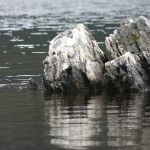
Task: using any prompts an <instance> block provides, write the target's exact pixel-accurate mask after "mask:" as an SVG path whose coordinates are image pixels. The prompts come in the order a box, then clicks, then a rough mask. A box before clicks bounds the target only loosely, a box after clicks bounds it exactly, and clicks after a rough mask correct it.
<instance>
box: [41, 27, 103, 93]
mask: <svg viewBox="0 0 150 150" xmlns="http://www.w3.org/2000/svg"><path fill="white" fill-rule="evenodd" d="M103 59H104V54H103V51H102V50H101V49H100V48H99V46H98V44H97V42H96V41H95V39H94V38H93V36H92V35H91V34H90V32H89V31H88V29H87V27H85V26H84V25H83V24H78V25H77V26H76V27H75V28H73V29H70V30H67V31H65V32H62V33H60V34H58V35H57V36H56V37H55V38H54V39H53V40H51V41H50V43H49V55H48V56H47V57H46V58H45V60H44V61H43V63H44V66H45V69H44V73H45V77H46V79H44V84H45V85H46V86H45V87H46V88H49V89H52V90H67V89H82V88H86V87H91V86H92V87H97V86H100V85H102V84H103V82H104V76H103V75H104V72H103V71H104V63H103Z"/></svg>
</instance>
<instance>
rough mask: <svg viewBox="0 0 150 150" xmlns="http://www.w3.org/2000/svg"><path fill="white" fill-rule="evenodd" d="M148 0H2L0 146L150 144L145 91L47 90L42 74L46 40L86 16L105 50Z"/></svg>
mask: <svg viewBox="0 0 150 150" xmlns="http://www.w3.org/2000/svg"><path fill="white" fill-rule="evenodd" d="M140 15H144V16H146V17H147V18H149V19H150V1H149V0H143V1H141V0H132V1H130V0H126V1H121V0H113V1H112V0H80V1H79V0H78V1H77V0H38V1H35V0H24V1H21V0H0V150H50V149H52V150H64V149H65V150H70V149H74V150H76V149H79V150H80V149H85V150H92V149H93V150H97V149H102V150H149V147H150V100H149V99H150V93H120V94H119V93H118V92H117V91H116V93H112V92H111V91H110V92H109V93H105V92H99V93H95V94H89V93H78V94H77V93H76V94H75V93H74V94H73V93H72V94H64V95H63V94H59V95H57V94H52V95H50V94H49V93H45V92H44V90H43V89H42V88H41V89H39V90H37V91H31V90H29V89H27V88H26V86H25V84H26V83H27V81H28V78H30V77H32V78H34V79H35V80H36V81H37V82H38V83H39V84H41V79H42V77H43V65H42V61H43V59H44V58H45V56H46V55H47V52H48V41H49V40H51V39H52V38H53V37H54V36H55V35H57V33H59V32H61V31H64V30H65V29H68V28H70V27H72V26H73V25H75V24H77V23H84V24H85V25H87V26H88V28H89V29H90V31H91V32H92V33H93V35H94V37H95V38H96V40H97V41H98V42H99V45H100V47H101V49H104V40H105V37H106V36H108V35H109V34H110V33H112V32H113V30H114V29H115V28H116V27H118V26H119V23H120V21H121V20H123V19H126V18H131V17H132V18H135V17H138V16H140Z"/></svg>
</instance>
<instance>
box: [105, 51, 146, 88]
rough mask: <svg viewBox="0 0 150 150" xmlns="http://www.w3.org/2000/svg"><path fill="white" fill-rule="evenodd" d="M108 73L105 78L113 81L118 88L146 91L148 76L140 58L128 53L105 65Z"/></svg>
mask: <svg viewBox="0 0 150 150" xmlns="http://www.w3.org/2000/svg"><path fill="white" fill-rule="evenodd" d="M105 68H106V71H107V73H106V74H105V76H107V78H109V79H111V81H112V82H113V84H114V85H115V86H116V87H117V88H127V87H130V88H131V89H138V90H140V91H145V90H146V87H145V81H146V80H147V75H146V73H145V71H144V69H143V68H142V65H141V60H140V58H139V57H138V56H137V55H135V54H132V53H131V52H126V53H125V54H124V55H122V56H120V57H118V58H116V59H114V60H111V61H109V62H107V63H105Z"/></svg>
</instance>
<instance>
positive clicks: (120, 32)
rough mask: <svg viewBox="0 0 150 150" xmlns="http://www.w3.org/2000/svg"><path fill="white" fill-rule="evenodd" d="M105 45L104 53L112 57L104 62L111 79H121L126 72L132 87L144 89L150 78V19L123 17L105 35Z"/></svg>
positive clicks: (108, 57)
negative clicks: (123, 18) (124, 18)
mask: <svg viewBox="0 0 150 150" xmlns="http://www.w3.org/2000/svg"><path fill="white" fill-rule="evenodd" d="M105 45H106V51H105V55H106V57H107V59H108V60H112V61H110V62H108V63H106V64H105V66H106V70H107V71H108V76H109V77H110V78H111V80H114V77H115V78H116V80H117V81H118V80H119V79H120V76H122V72H123V73H124V74H126V75H125V78H126V80H128V82H129V85H130V86H129V87H134V88H137V89H139V90H140V91H143V90H145V89H146V87H147V85H148V84H149V79H150V21H149V20H147V19H146V18H145V17H143V16H141V17H139V18H138V19H136V20H132V19H129V20H126V21H124V22H123V23H122V24H121V25H120V27H119V28H117V29H116V30H114V33H113V34H110V36H109V37H106V40H105ZM126 52H131V53H126ZM122 66H123V67H122ZM123 68H125V69H123ZM117 70H121V72H120V73H119V72H117ZM116 75H117V77H116ZM123 78H124V76H123ZM123 80H124V79H123ZM117 83H118V82H116V83H114V84H117Z"/></svg>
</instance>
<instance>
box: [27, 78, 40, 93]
mask: <svg viewBox="0 0 150 150" xmlns="http://www.w3.org/2000/svg"><path fill="white" fill-rule="evenodd" d="M28 86H29V88H30V89H31V90H36V89H38V85H37V83H36V82H35V81H34V79H32V78H29V82H28Z"/></svg>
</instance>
